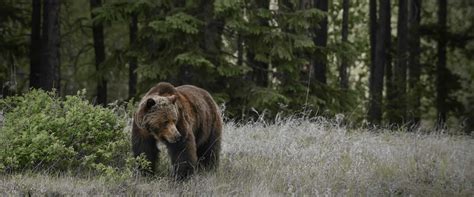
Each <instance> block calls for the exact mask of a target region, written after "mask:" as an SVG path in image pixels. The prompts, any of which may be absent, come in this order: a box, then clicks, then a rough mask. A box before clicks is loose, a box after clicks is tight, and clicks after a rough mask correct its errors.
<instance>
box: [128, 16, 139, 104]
mask: <svg viewBox="0 0 474 197" xmlns="http://www.w3.org/2000/svg"><path fill="white" fill-rule="evenodd" d="M137 18H138V16H137V14H136V13H132V14H131V19H130V27H129V30H130V49H131V50H132V51H133V49H134V48H135V47H134V46H135V42H136V40H137V31H138V20H137ZM128 66H129V68H128V98H129V99H131V98H133V97H135V95H136V94H137V72H136V70H137V67H138V66H137V57H136V56H135V55H133V57H131V58H130V61H129V62H128Z"/></svg>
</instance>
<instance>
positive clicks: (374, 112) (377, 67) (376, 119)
mask: <svg viewBox="0 0 474 197" xmlns="http://www.w3.org/2000/svg"><path fill="white" fill-rule="evenodd" d="M389 13H390V0H381V1H380V4H379V17H380V18H379V20H378V21H379V25H378V26H377V37H376V39H377V40H376V48H375V64H374V67H373V68H372V69H373V71H372V72H371V74H373V76H371V77H370V79H371V81H370V82H369V83H370V84H369V110H368V114H367V115H368V117H367V119H368V121H369V122H370V123H372V124H380V123H381V121H382V91H383V78H384V67H385V61H386V58H387V53H388V48H387V46H386V45H387V42H385V40H386V39H389V38H387V31H388V30H389V29H390V23H387V21H389V20H387V18H389V17H390V14H389Z"/></svg>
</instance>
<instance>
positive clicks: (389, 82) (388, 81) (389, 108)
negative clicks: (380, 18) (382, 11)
mask: <svg viewBox="0 0 474 197" xmlns="http://www.w3.org/2000/svg"><path fill="white" fill-rule="evenodd" d="M388 15H389V17H387V18H386V19H385V20H386V23H388V24H390V25H389V27H388V31H387V32H386V34H387V35H386V37H387V38H388V39H386V40H385V42H386V46H387V58H385V59H386V61H385V79H384V81H385V88H386V95H385V96H386V105H385V107H386V110H385V111H386V114H387V117H386V118H387V119H388V120H389V122H390V123H392V119H393V116H394V113H393V111H394V110H396V109H397V108H396V107H395V105H396V101H395V100H396V98H397V91H396V90H395V81H394V78H395V77H394V75H395V74H394V70H395V69H394V66H393V64H392V62H393V61H392V60H393V58H392V54H393V53H394V49H393V47H392V27H391V24H392V22H391V17H392V14H391V13H388Z"/></svg>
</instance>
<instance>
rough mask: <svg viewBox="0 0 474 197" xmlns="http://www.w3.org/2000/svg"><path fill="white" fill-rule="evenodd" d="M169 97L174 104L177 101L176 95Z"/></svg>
mask: <svg viewBox="0 0 474 197" xmlns="http://www.w3.org/2000/svg"><path fill="white" fill-rule="evenodd" d="M168 99H169V100H170V102H171V103H173V104H174V103H175V102H176V95H171V96H168Z"/></svg>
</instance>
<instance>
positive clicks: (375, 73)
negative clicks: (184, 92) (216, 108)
mask: <svg viewBox="0 0 474 197" xmlns="http://www.w3.org/2000/svg"><path fill="white" fill-rule="evenodd" d="M473 11H474V2H472V1H470V0H459V1H449V2H448V1H447V0H437V1H422V0H413V1H409V0H398V1H390V0H380V1H376V0H369V1H366V0H352V1H350V0H340V1H339V0H338V1H329V0H314V1H311V0H298V1H297V0H213V1H204V0H188V1H185V0H177V1H161V0H155V1H154V0H136V1H129V0H90V1H88V0H74V1H72V0H64V1H61V0H32V1H28V0H2V1H1V2H0V32H1V35H2V36H1V38H0V83H1V84H2V90H1V95H2V97H3V98H6V97H8V96H10V95H21V94H23V93H25V92H27V91H28V90H30V89H31V88H35V89H43V90H47V91H51V90H54V91H55V92H56V94H58V95H59V96H62V97H64V96H66V95H71V94H76V92H77V91H80V90H83V89H85V90H86V95H87V98H89V99H90V100H91V101H92V102H93V103H94V104H96V105H103V106H106V105H107V104H108V103H113V102H117V101H118V102H126V101H135V102H136V101H137V100H139V99H140V95H143V94H144V93H145V92H146V91H147V90H148V89H149V88H150V87H152V86H153V85H154V84H156V83H157V82H160V81H168V82H171V83H172V84H174V85H175V86H178V85H183V84H193V85H196V86H199V87H202V88H204V89H206V90H208V91H209V92H211V94H212V96H213V97H214V98H215V100H216V101H217V102H218V103H219V104H221V105H222V107H223V108H225V114H226V116H227V117H229V118H230V119H236V120H249V119H255V118H259V117H264V118H267V119H273V118H274V117H275V116H288V115H292V114H295V113H300V112H304V113H310V114H312V115H314V116H316V115H318V116H325V117H334V116H335V115H337V114H339V115H343V116H344V117H345V119H347V120H348V121H350V122H352V123H354V124H357V125H382V126H394V125H398V126H406V127H409V128H414V127H418V126H420V125H421V126H425V127H430V128H432V127H435V128H446V127H448V126H449V127H450V128H453V129H456V130H463V131H465V132H467V133H470V132H471V131H472V130H473V128H474V123H473V122H474V109H473V106H474V82H473V79H474V61H473V59H472V58H473V56H472V54H474V42H473V41H474V40H473V39H474V30H473V28H474V24H473V22H472V21H474V12H473Z"/></svg>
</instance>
